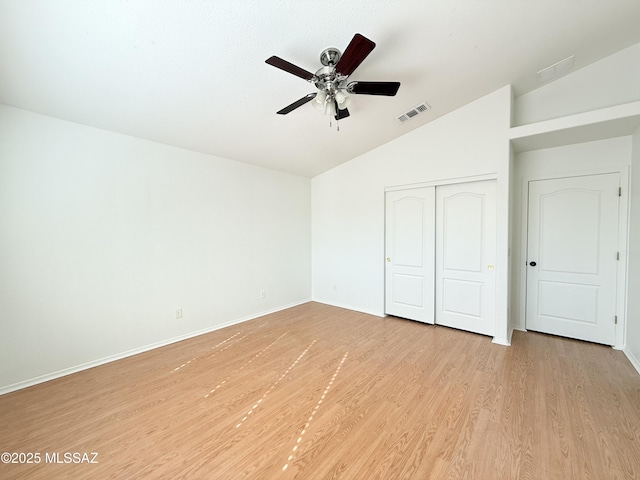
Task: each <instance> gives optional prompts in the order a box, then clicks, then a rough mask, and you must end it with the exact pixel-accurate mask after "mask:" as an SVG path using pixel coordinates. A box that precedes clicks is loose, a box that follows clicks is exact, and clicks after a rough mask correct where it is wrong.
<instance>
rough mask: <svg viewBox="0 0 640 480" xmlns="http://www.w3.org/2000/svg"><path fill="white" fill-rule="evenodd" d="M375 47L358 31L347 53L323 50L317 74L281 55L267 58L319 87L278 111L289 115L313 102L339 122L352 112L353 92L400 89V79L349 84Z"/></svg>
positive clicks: (385, 93) (387, 93)
mask: <svg viewBox="0 0 640 480" xmlns="http://www.w3.org/2000/svg"><path fill="white" fill-rule="evenodd" d="M375 46H376V44H375V43H374V42H372V41H371V40H369V39H368V38H366V37H364V36H362V35H361V34H359V33H356V34H355V35H354V37H353V39H352V40H351V42H349V45H347V48H346V50H345V51H344V54H342V53H341V52H340V50H338V49H337V48H327V49H325V50H323V51H322V52H321V53H320V63H321V64H322V65H323V66H322V67H321V68H320V69H319V70H318V71H317V72H316V73H311V72H308V71H307V70H305V69H303V68H300V67H298V66H297V65H294V64H292V63H290V62H287V61H286V60H283V59H282V58H280V57H276V56H273V57H270V58H268V59H267V60H266V63H268V64H269V65H272V66H274V67H276V68H279V69H281V70H284V71H285V72H288V73H291V74H292V75H295V76H297V77H300V78H302V79H304V80H306V81H307V82H309V83H313V84H314V85H315V87H316V88H317V89H318V91H317V92H315V93H310V94H308V95H305V96H304V97H302V98H301V99H299V100H296V101H295V102H293V103H292V104H291V105H288V106H286V107H285V108H283V109H282V110H279V111H278V112H277V113H278V114H279V115H286V114H288V113H290V112H292V111H293V110H295V109H296V108H298V107H301V106H302V105H304V104H306V103H308V102H312V104H313V106H314V107H315V108H316V109H318V110H320V111H322V112H323V114H324V115H329V116H330V118H331V117H333V118H335V119H336V121H338V120H341V119H343V118H347V117H348V116H349V115H350V113H349V110H348V108H347V107H348V106H349V104H350V102H351V99H350V97H349V95H350V94H353V95H383V96H387V97H392V96H394V95H395V94H396V93H397V92H398V89H399V88H400V82H360V81H352V82H348V83H347V79H348V77H349V75H351V74H352V73H353V72H354V71H355V69H356V68H358V66H359V65H360V64H361V63H362V61H363V60H364V59H365V58H366V57H367V56H368V55H369V54H370V53H371V51H372V50H373V49H374V48H375ZM330 125H331V123H330Z"/></svg>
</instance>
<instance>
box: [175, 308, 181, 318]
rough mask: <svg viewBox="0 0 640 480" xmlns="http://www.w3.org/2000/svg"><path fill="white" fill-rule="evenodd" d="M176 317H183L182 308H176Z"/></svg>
mask: <svg viewBox="0 0 640 480" xmlns="http://www.w3.org/2000/svg"><path fill="white" fill-rule="evenodd" d="M176 318H182V308H176Z"/></svg>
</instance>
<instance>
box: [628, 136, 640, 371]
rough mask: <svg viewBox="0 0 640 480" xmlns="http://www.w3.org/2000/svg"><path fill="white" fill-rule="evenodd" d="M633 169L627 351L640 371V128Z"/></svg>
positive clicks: (635, 139)
mask: <svg viewBox="0 0 640 480" xmlns="http://www.w3.org/2000/svg"><path fill="white" fill-rule="evenodd" d="M632 148H633V153H632V157H633V165H632V169H631V208H630V217H631V226H630V229H629V230H630V231H629V284H628V292H629V296H628V304H627V345H626V349H625V353H626V354H627V356H628V357H629V359H630V360H631V361H632V362H633V363H634V366H635V367H636V369H637V370H638V372H640V296H639V295H638V292H640V129H638V130H637V131H636V132H635V134H634V135H633V147H632Z"/></svg>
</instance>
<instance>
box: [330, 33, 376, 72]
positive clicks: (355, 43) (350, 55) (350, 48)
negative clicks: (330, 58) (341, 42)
mask: <svg viewBox="0 0 640 480" xmlns="http://www.w3.org/2000/svg"><path fill="white" fill-rule="evenodd" d="M375 47H376V44H375V43H374V42H372V41H371V40H369V39H368V38H366V37H363V36H362V35H360V34H359V33H356V34H355V35H354V36H353V38H352V39H351V42H349V45H347V48H346V50H345V51H344V53H343V54H342V57H340V60H338V63H337V64H336V71H337V72H338V73H341V74H342V75H345V76H347V77H348V76H349V75H351V74H352V73H353V72H354V71H355V69H356V68H358V65H360V64H361V63H362V61H363V60H364V59H365V58H367V55H369V54H370V53H371V51H372V50H373V49H374V48H375Z"/></svg>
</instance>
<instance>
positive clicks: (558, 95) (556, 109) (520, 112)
mask: <svg viewBox="0 0 640 480" xmlns="http://www.w3.org/2000/svg"><path fill="white" fill-rule="evenodd" d="M637 100H640V43H639V44H636V45H633V46H631V47H629V48H626V49H624V50H621V51H620V52H617V53H615V54H613V55H610V56H608V57H606V58H604V59H602V60H600V61H598V62H595V63H593V64H591V65H588V66H586V67H584V68H581V69H579V70H576V71H575V72H573V73H571V74H569V75H567V76H565V77H562V78H559V79H558V80H555V81H553V82H551V83H548V84H546V85H544V86H542V87H540V88H537V89H536V90H533V91H532V92H529V93H527V94H524V95H521V96H519V97H517V98H516V99H515V104H514V125H524V124H527V123H533V122H539V121H542V120H549V119H552V118H558V117H563V116H566V115H572V114H575V113H582V112H589V111H592V110H597V109H600V108H605V107H611V106H614V105H620V104H623V103H629V102H633V101H637Z"/></svg>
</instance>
